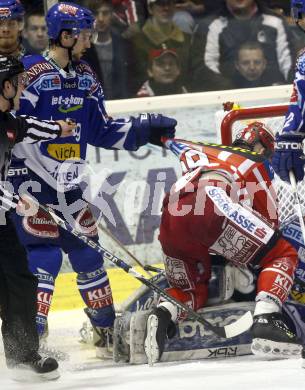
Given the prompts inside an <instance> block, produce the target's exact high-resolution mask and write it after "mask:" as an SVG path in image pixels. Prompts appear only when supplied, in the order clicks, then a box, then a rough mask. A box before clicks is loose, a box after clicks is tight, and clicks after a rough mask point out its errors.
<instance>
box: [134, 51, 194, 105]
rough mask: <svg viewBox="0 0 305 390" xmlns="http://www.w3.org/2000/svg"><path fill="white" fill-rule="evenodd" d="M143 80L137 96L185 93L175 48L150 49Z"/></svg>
mask: <svg viewBox="0 0 305 390" xmlns="http://www.w3.org/2000/svg"><path fill="white" fill-rule="evenodd" d="M147 73H148V76H149V79H148V80H147V81H145V83H144V84H143V85H142V87H141V88H140V90H139V91H138V93H137V97H148V96H158V95H172V94H180V93H187V90H186V88H185V87H184V86H183V84H182V81H181V69H180V64H179V59H178V56H177V52H176V50H175V49H152V50H151V51H150V53H149V63H148V69H147Z"/></svg>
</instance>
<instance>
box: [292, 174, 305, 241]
mask: <svg viewBox="0 0 305 390" xmlns="http://www.w3.org/2000/svg"><path fill="white" fill-rule="evenodd" d="M289 179H290V184H291V189H292V193H293V197H294V205H295V209H296V212H297V215H298V217H299V222H300V226H301V231H302V234H303V240H305V224H304V219H303V214H302V206H301V201H300V198H299V193H298V188H297V182H296V180H295V176H294V173H293V171H289Z"/></svg>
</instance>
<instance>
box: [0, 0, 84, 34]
mask: <svg viewBox="0 0 305 390" xmlns="http://www.w3.org/2000/svg"><path fill="white" fill-rule="evenodd" d="M0 1H1V0H0ZM83 14H84V11H83V8H82V7H80V6H79V5H77V4H74V3H64V2H63V3H57V4H55V5H53V6H52V7H51V8H50V9H49V10H48V13H47V15H46V22H47V27H48V35H49V38H50V39H54V40H56V39H58V38H59V35H60V33H61V31H62V30H71V31H72V32H73V33H74V34H75V35H78V34H79V32H80V30H81V29H82V28H81V24H82V23H83V22H82V18H83Z"/></svg>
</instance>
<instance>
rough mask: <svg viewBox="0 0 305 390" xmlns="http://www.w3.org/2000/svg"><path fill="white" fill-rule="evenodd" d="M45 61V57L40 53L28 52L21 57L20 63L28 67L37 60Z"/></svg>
mask: <svg viewBox="0 0 305 390" xmlns="http://www.w3.org/2000/svg"><path fill="white" fill-rule="evenodd" d="M43 61H45V58H44V57H43V56H42V55H40V54H30V55H27V56H24V57H23V58H22V63H23V65H24V67H25V68H26V69H28V68H30V67H31V66H32V65H35V64H37V63H38V62H43Z"/></svg>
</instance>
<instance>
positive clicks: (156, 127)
mask: <svg viewBox="0 0 305 390" xmlns="http://www.w3.org/2000/svg"><path fill="white" fill-rule="evenodd" d="M176 125H177V121H176V120H175V119H173V118H169V117H167V116H164V115H161V114H141V115H140V116H138V117H137V118H133V127H134V128H135V130H136V132H137V146H138V147H139V146H142V145H145V144H147V143H148V142H150V143H152V144H154V145H159V146H162V142H161V137H167V138H174V136H175V132H176V130H175V127H176Z"/></svg>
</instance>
